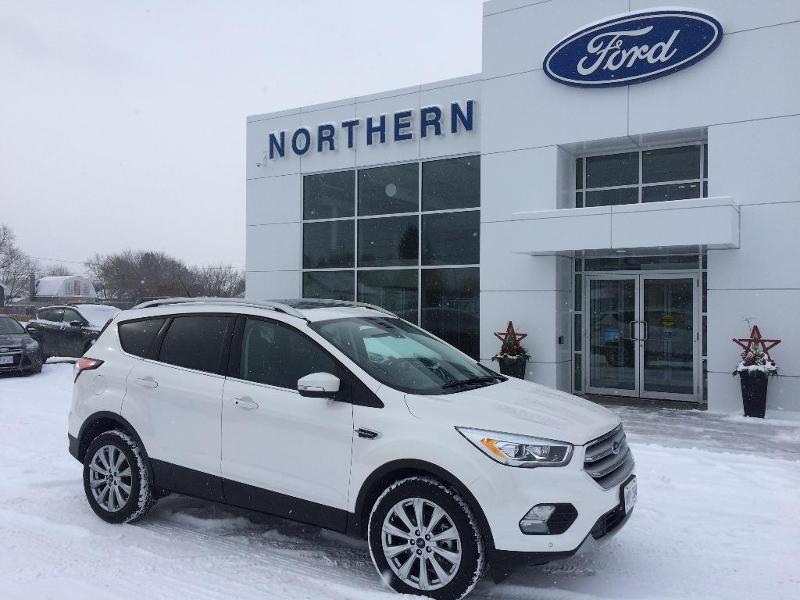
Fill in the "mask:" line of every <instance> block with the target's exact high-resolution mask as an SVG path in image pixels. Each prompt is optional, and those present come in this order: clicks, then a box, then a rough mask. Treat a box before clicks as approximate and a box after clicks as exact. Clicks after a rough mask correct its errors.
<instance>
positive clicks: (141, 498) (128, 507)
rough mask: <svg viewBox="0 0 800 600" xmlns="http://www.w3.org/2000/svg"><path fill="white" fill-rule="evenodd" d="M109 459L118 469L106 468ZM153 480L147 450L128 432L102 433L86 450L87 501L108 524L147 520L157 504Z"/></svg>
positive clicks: (85, 478)
mask: <svg viewBox="0 0 800 600" xmlns="http://www.w3.org/2000/svg"><path fill="white" fill-rule="evenodd" d="M109 458H113V459H115V462H116V465H117V468H111V469H109V468H107V465H108V463H109V462H110V461H109ZM109 473H110V475H109ZM152 481H153V478H152V474H151V472H150V462H149V461H148V460H147V455H146V454H145V452H144V449H143V448H142V447H141V446H140V445H139V444H138V443H137V442H136V440H134V439H133V438H132V437H131V436H129V435H128V434H127V433H124V432H122V431H119V430H113V431H107V432H105V433H102V434H100V435H99V436H97V437H96V438H95V439H94V440H92V443H91V444H90V445H89V448H88V449H87V450H86V456H85V457H84V461H83V489H84V492H86V499H87V500H88V501H89V506H91V507H92V510H93V511H94V512H95V514H96V515H97V516H98V517H100V518H101V519H103V520H104V521H106V522H108V523H132V522H134V521H137V520H139V519H141V518H142V517H144V516H145V514H147V512H148V511H149V510H150V509H151V508H152V507H153V505H155V503H156V498H155V496H154V495H153V492H152V490H153V485H152ZM93 490H94V491H93ZM106 490H107V491H106ZM95 494H97V496H96V495H95Z"/></svg>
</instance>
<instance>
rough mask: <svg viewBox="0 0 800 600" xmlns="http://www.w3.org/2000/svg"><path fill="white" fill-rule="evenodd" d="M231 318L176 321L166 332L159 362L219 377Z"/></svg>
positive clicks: (181, 318) (188, 318)
mask: <svg viewBox="0 0 800 600" xmlns="http://www.w3.org/2000/svg"><path fill="white" fill-rule="evenodd" d="M229 323H230V317H226V316H224V315H195V316H191V317H176V318H175V319H173V320H172V323H171V324H170V326H169V329H167V333H166V335H165V336H164V341H163V342H162V344H161V352H160V354H159V355H158V360H159V361H161V362H165V363H168V364H171V365H176V366H178V367H186V368H187V369H196V370H198V371H206V372H208V373H218V372H219V371H220V367H221V365H220V362H221V359H222V351H223V348H224V344H225V334H226V332H227V330H228V324H229Z"/></svg>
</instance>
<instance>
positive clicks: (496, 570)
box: [489, 479, 633, 583]
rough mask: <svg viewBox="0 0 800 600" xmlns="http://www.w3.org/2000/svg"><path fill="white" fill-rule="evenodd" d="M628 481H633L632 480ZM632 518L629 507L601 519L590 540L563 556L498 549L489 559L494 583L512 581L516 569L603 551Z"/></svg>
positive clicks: (622, 507) (613, 510) (590, 534)
mask: <svg viewBox="0 0 800 600" xmlns="http://www.w3.org/2000/svg"><path fill="white" fill-rule="evenodd" d="M627 481H630V479H628V480H627ZM627 481H626V483H627ZM623 485H625V484H623ZM632 514H633V510H631V511H630V512H628V513H626V512H625V507H624V506H623V505H622V504H620V505H619V506H616V507H615V508H613V509H611V510H610V511H608V512H607V513H606V514H604V515H602V516H601V517H600V518H599V519H597V521H596V522H595V524H594V527H592V530H591V531H590V532H589V533H588V534H586V537H585V538H583V541H582V542H581V543H580V545H579V546H578V547H577V548H574V549H573V550H566V551H560V552H515V551H509V550H497V549H495V550H493V551H492V552H491V554H490V556H489V566H490V569H491V576H492V579H494V581H495V582H496V583H499V582H500V581H502V580H503V579H505V578H506V577H508V575H510V574H511V572H512V571H513V570H514V569H515V568H518V567H522V566H532V565H543V564H546V563H549V562H552V561H554V560H564V559H566V558H570V557H571V556H575V555H576V554H583V553H586V552H592V551H594V550H596V549H598V548H600V547H602V546H603V545H604V544H605V543H606V542H607V541H608V540H610V539H611V538H612V537H614V535H615V534H616V533H617V532H618V531H619V530H620V529H622V527H623V526H624V525H625V523H627V522H628V519H630V518H631V515H632Z"/></svg>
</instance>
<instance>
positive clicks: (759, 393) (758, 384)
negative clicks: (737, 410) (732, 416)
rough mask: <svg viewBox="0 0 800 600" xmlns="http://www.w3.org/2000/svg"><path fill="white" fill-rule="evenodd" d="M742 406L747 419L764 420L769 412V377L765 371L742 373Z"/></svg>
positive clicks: (740, 377) (740, 376)
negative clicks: (765, 414)
mask: <svg viewBox="0 0 800 600" xmlns="http://www.w3.org/2000/svg"><path fill="white" fill-rule="evenodd" d="M739 379H740V381H741V384H742V405H743V406H744V416H745V417H758V418H759V419H763V418H764V413H765V412H766V410H767V384H768V383H769V376H768V375H767V374H766V373H764V372H763V371H742V372H741V373H739Z"/></svg>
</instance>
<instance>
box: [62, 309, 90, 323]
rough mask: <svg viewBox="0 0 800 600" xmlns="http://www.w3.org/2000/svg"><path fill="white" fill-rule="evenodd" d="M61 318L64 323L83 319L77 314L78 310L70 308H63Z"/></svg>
mask: <svg viewBox="0 0 800 600" xmlns="http://www.w3.org/2000/svg"><path fill="white" fill-rule="evenodd" d="M62 319H63V321H64V323H72V322H73V321H81V322H83V321H85V319H84V318H83V317H81V316H80V315H79V314H78V311H77V310H74V309H72V308H65V309H64V314H63V316H62Z"/></svg>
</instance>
